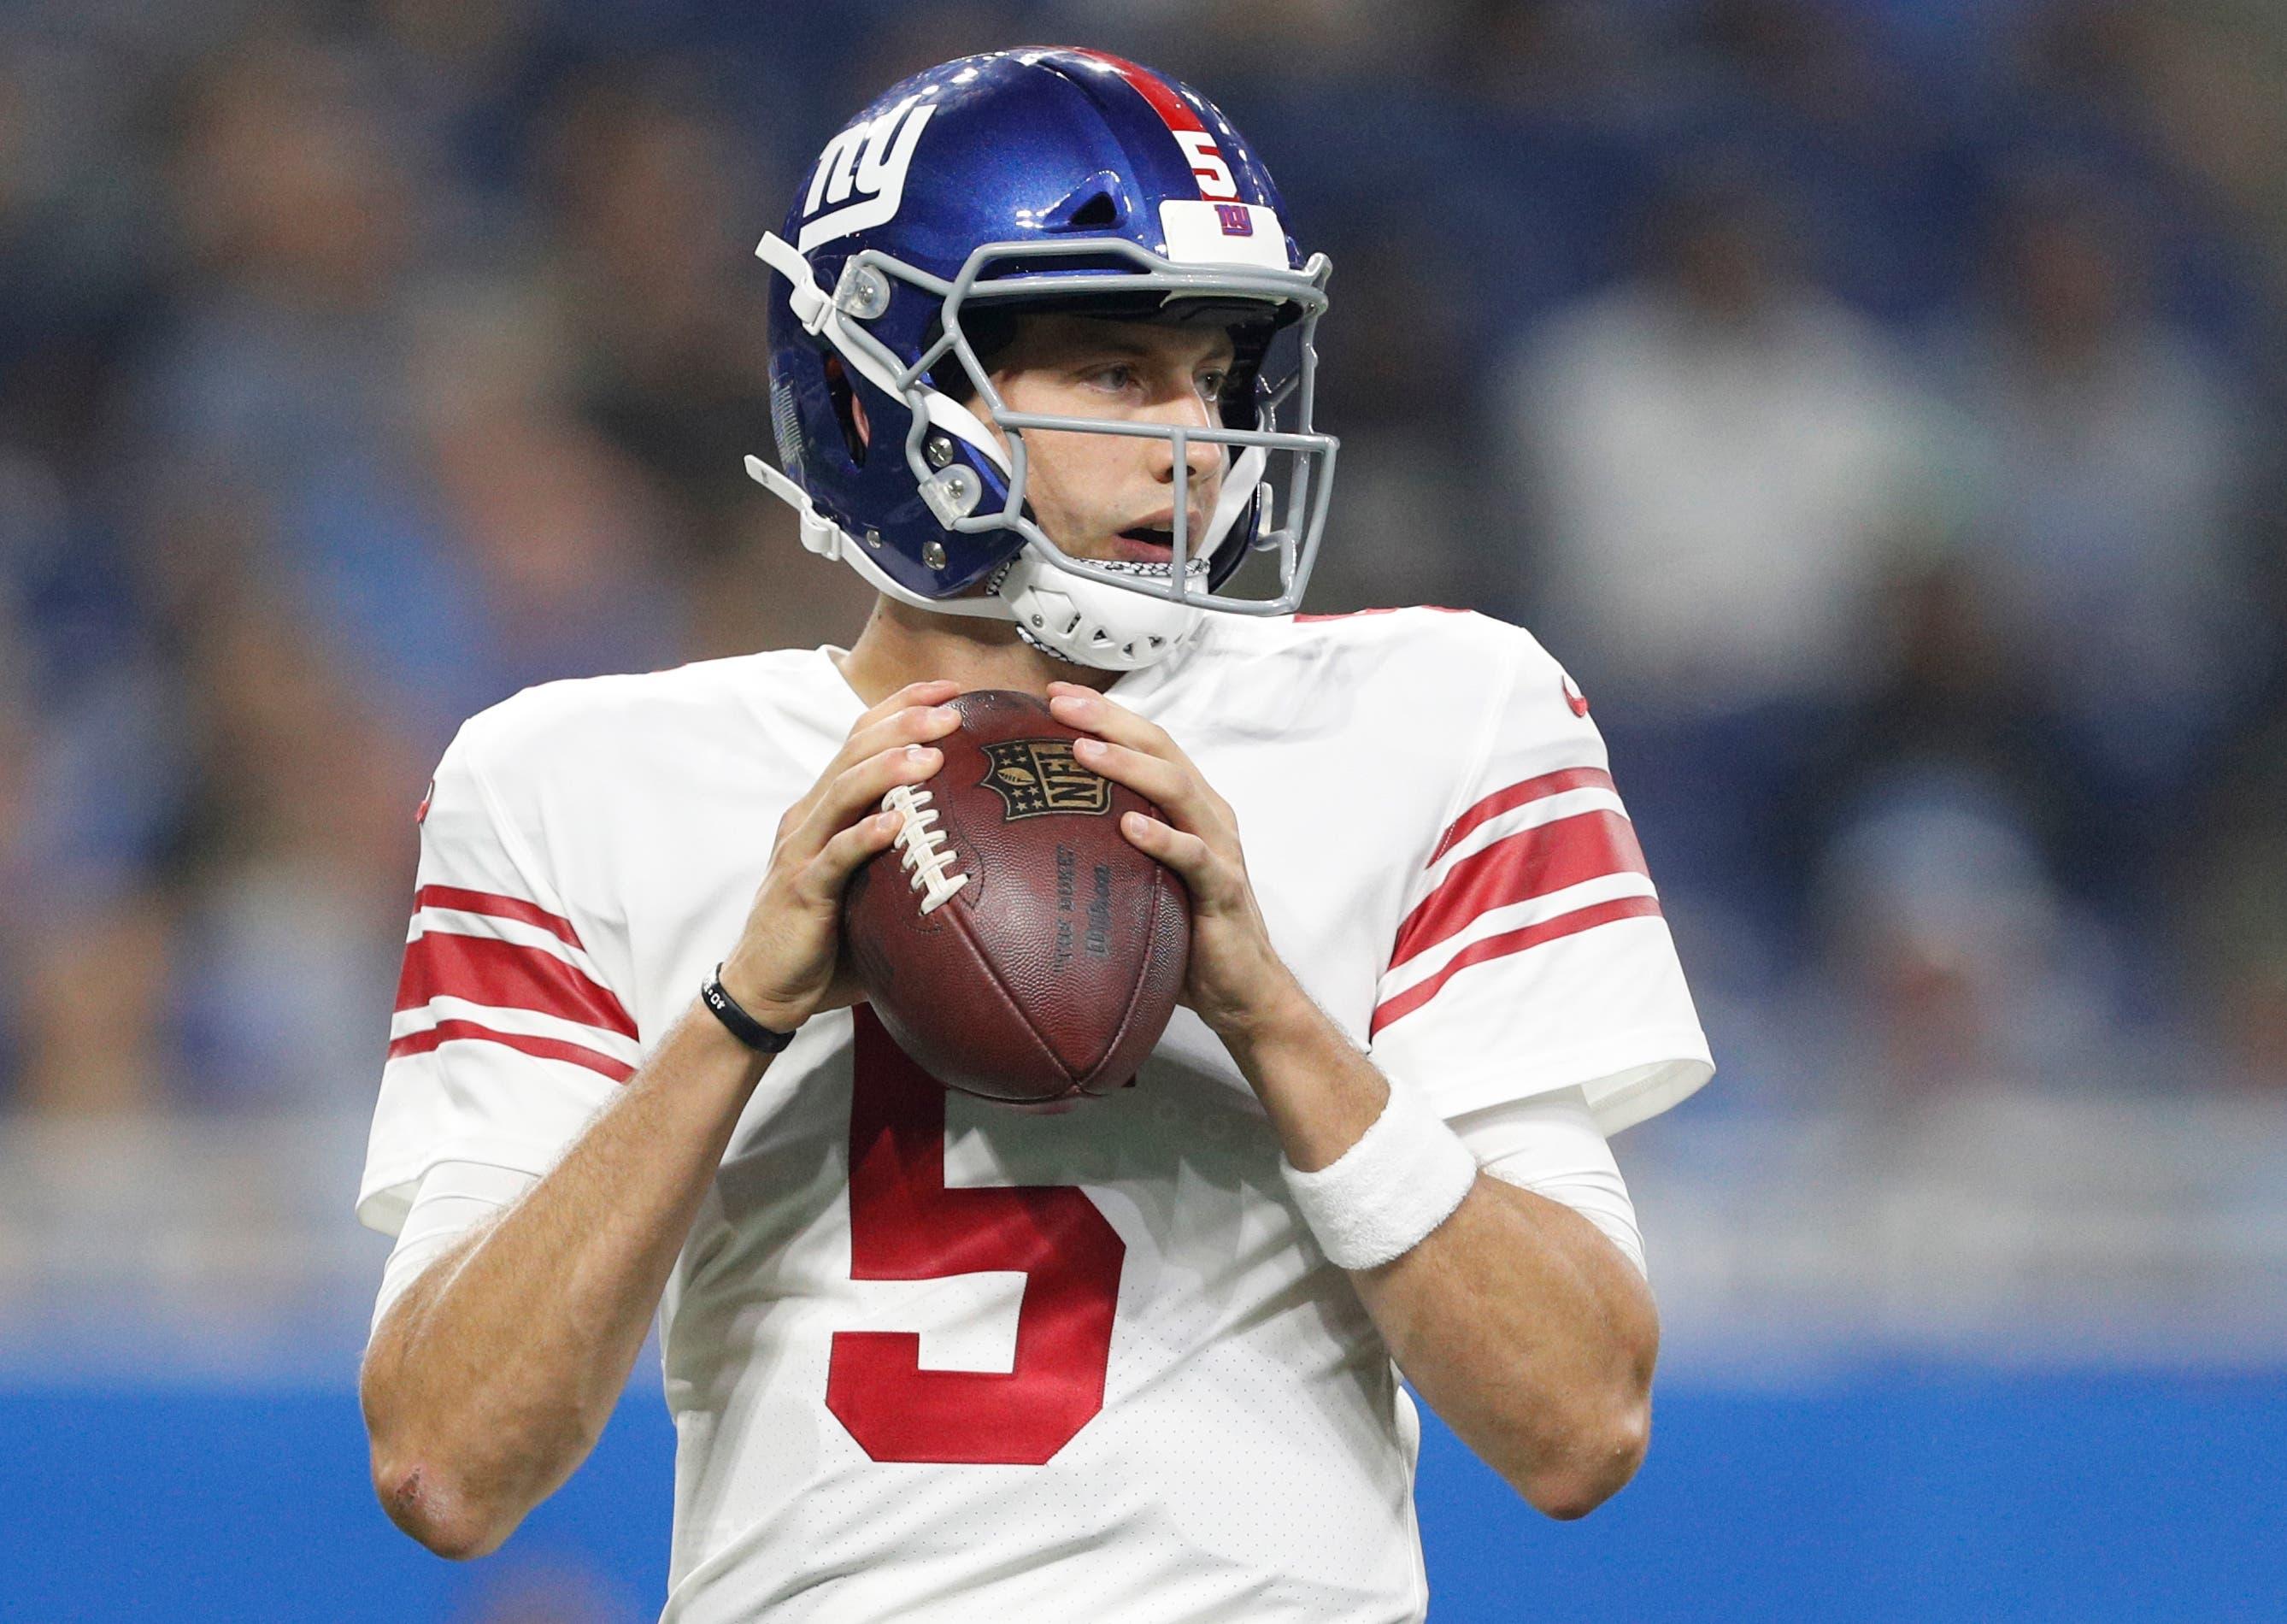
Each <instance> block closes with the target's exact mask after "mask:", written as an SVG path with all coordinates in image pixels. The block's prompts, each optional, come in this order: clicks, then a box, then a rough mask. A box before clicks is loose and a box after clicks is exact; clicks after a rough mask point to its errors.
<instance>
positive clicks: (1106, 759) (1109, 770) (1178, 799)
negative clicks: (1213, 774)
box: [1072, 739, 1215, 832]
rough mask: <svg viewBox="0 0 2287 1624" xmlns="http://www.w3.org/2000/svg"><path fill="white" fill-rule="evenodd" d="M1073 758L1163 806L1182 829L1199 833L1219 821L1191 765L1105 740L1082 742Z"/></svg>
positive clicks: (1076, 747) (1075, 743)
mask: <svg viewBox="0 0 2287 1624" xmlns="http://www.w3.org/2000/svg"><path fill="white" fill-rule="evenodd" d="M1072 758H1073V759H1074V760H1075V761H1078V762H1079V763H1080V765H1082V766H1084V767H1086V768H1087V769H1088V771H1089V772H1099V773H1102V774H1103V775H1104V777H1105V778H1108V779H1110V780H1112V782H1113V783H1115V784H1124V785H1126V786H1127V787H1128V788H1130V789H1133V790H1134V791H1135V792H1136V794H1137V795H1140V796H1143V797H1144V799H1145V800H1147V801H1150V802H1151V803H1152V804H1155V805H1157V806H1159V808H1161V809H1162V810H1163V811H1165V812H1167V813H1168V815H1169V816H1170V817H1171V818H1172V819H1173V820H1174V821H1175V824H1176V826H1177V827H1178V828H1186V829H1191V830H1193V831H1195V832H1196V831H1199V830H1201V829H1204V828H1207V827H1209V826H1210V825H1211V824H1212V823H1213V822H1214V821H1215V803H1214V801H1213V799H1212V798H1211V797H1210V796H1209V795H1208V793H1207V785H1206V783H1205V782H1204V781H1202V780H1201V779H1200V778H1199V773H1198V772H1195V771H1193V770H1192V768H1191V764H1190V763H1189V762H1175V761H1167V760H1165V759H1163V758H1162V757H1158V756H1147V755H1145V754H1144V752H1143V751H1142V750H1138V749H1129V748H1128V746H1127V745H1124V744H1107V743H1106V742H1104V741H1103V740H1101V739H1080V740H1078V741H1075V742H1074V743H1073V745H1072Z"/></svg>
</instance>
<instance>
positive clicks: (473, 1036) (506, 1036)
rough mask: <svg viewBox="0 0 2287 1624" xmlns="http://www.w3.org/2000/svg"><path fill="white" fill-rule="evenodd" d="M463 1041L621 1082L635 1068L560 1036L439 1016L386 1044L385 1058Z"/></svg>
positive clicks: (419, 1052)
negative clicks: (564, 1063)
mask: <svg viewBox="0 0 2287 1624" xmlns="http://www.w3.org/2000/svg"><path fill="white" fill-rule="evenodd" d="M464 1042H466V1043H498V1044H500V1045H502V1046H503V1048H508V1049H513V1050H518V1052H519V1053H523V1054H527V1055H536V1056H538V1057H539V1058H541V1059H543V1060H565V1061H568V1062H570V1063H571V1064H572V1065H574V1066H586V1067H587V1068H588V1069H589V1070H590V1071H591V1072H598V1073H602V1074H603V1075H604V1076H606V1077H609V1078H610V1079H611V1080H612V1081H613V1082H625V1081H627V1080H628V1079H629V1078H630V1077H632V1076H634V1075H635V1074H636V1068H635V1067H634V1066H629V1064H628V1063H627V1062H626V1061H624V1060H614V1059H613V1058H612V1057H611V1056H609V1055H606V1054H599V1053H597V1051H596V1050H592V1049H589V1048H587V1047H585V1046H584V1045H582V1044H579V1043H567V1042H565V1041H564V1040H563V1039H561V1038H542V1037H534V1036H532V1035H531V1034H528V1033H522V1032H495V1031H494V1030H493V1029H492V1028H491V1027H490V1026H479V1025H478V1024H477V1023H476V1022H475V1021H472V1020H442V1021H439V1022H438V1023H437V1024H436V1025H435V1026H431V1027H430V1028H429V1029H428V1030H427V1031H426V1032H408V1033H407V1034H405V1035H404V1036H403V1037H401V1038H399V1039H398V1040H397V1041H396V1042H392V1044H390V1046H389V1058H391V1059H392V1060H397V1059H401V1058H404V1057H405V1056H407V1055H425V1054H427V1053H429V1052H430V1051H431V1050H434V1049H436V1048H437V1047H438V1046H439V1044H442V1043H464Z"/></svg>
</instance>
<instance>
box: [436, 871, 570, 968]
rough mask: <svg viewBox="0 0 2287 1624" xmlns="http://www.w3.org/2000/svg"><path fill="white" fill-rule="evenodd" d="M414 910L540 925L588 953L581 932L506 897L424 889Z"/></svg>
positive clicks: (455, 887)
mask: <svg viewBox="0 0 2287 1624" xmlns="http://www.w3.org/2000/svg"><path fill="white" fill-rule="evenodd" d="M413 906H414V907H415V908H424V907H445V908H451V909H453V910H455V912H457V913H463V914H487V915H491V916H492V917H493V918H495V919H512V920H514V921H516V922H517V923H518V924H527V925H537V926H539V927H540V928H541V929H542V930H543V931H547V932H548V933H549V934H550V936H552V937H554V938H555V939H557V940H558V941H559V942H563V943H565V944H566V946H568V947H579V948H581V949H582V951H583V952H584V951H586V949H585V947H584V945H583V944H582V942H581V940H580V932H578V931H575V930H574V929H573V928H572V922H571V921H570V920H568V919H566V918H565V917H564V915H561V914H551V913H550V912H549V911H548V910H547V909H546V908H544V907H541V906H540V905H539V904H538V903H534V902H526V901H525V900H523V899H521V898H518V897H503V896H501V895H499V894H497V893H496V892H494V891H463V889H462V888H461V887H460V886H458V885H423V887H422V888H421V889H420V890H419V891H415V892H414V893H413Z"/></svg>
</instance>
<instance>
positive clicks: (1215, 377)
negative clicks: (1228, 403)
mask: <svg viewBox="0 0 2287 1624" xmlns="http://www.w3.org/2000/svg"><path fill="white" fill-rule="evenodd" d="M1230 382H1231V374H1230V373H1228V372H1215V371H1209V372H1202V373H1200V374H1199V393H1200V394H1201V395H1203V396H1205V397H1206V398H1207V399H1208V400H1218V399H1220V398H1221V397H1222V395H1223V389H1224V386H1225V385H1227V384H1229V383H1230Z"/></svg>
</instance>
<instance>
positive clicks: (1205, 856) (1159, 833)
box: [1120, 812, 1215, 898]
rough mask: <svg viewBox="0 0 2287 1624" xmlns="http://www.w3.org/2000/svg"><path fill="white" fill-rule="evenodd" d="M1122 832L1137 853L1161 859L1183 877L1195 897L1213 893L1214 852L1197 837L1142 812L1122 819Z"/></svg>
mask: <svg viewBox="0 0 2287 1624" xmlns="http://www.w3.org/2000/svg"><path fill="white" fill-rule="evenodd" d="M1120 834H1121V835H1122V836H1126V838H1127V840H1128V844H1130V845H1132V846H1134V847H1135V848H1136V850H1137V851H1139V852H1143V853H1144V855H1145V856H1147V857H1155V858H1157V859H1159V861H1161V862H1163V863H1165V864H1167V867H1170V868H1172V869H1174V870H1175V872H1176V874H1178V875H1181V876H1182V877H1183V883H1184V884H1186V885H1187V886H1189V887H1190V888H1191V894H1192V896H1193V897H1194V898H1200V897H1203V896H1206V895H1207V894H1210V893H1211V892H1212V891H1213V890H1214V889H1215V887H1214V881H1215V875H1214V872H1213V870H1214V863H1215V853H1214V852H1211V851H1209V850H1208V849H1207V842H1206V841H1204V840H1201V839H1200V838H1199V836H1197V835H1190V834H1186V833H1184V832H1183V830H1182V829H1179V828H1175V827H1174V826H1173V825H1172V824H1167V823H1162V822H1161V821H1160V820H1159V819H1157V818H1151V817H1146V816H1145V815H1144V813H1142V812H1129V813H1128V815H1127V816H1126V817H1124V818H1122V819H1120Z"/></svg>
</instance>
